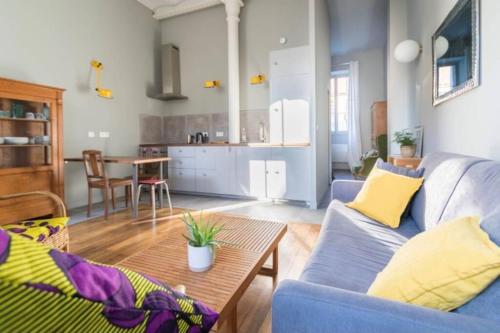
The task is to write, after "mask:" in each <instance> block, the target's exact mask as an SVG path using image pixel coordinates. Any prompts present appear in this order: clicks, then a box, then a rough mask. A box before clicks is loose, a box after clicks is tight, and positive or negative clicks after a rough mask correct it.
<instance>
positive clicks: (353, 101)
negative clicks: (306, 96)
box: [347, 61, 362, 170]
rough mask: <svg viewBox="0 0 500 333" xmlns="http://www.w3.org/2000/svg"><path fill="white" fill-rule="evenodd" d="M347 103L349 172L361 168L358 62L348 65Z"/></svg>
mask: <svg viewBox="0 0 500 333" xmlns="http://www.w3.org/2000/svg"><path fill="white" fill-rule="evenodd" d="M349 75H350V78H349V101H348V108H349V113H348V121H347V124H348V128H349V133H348V150H347V159H348V162H349V166H350V168H351V170H353V169H354V168H356V167H359V166H361V161H360V158H361V154H362V151H361V150H362V147H361V126H360V115H359V109H360V107H359V62H358V61H352V62H350V63H349Z"/></svg>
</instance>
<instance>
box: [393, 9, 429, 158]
mask: <svg viewBox="0 0 500 333" xmlns="http://www.w3.org/2000/svg"><path fill="white" fill-rule="evenodd" d="M423 19H424V18H422V20H423ZM426 24H427V23H426ZM388 30H389V31H388V34H389V37H388V45H387V47H388V50H387V117H388V119H387V130H388V132H389V133H388V134H389V143H390V144H389V145H388V148H389V153H390V154H399V153H400V151H399V146H398V145H397V144H396V143H394V142H392V133H394V132H396V131H400V130H402V129H406V128H409V127H410V126H411V123H412V122H411V114H412V106H411V104H412V103H411V89H412V88H411V87H412V84H411V83H410V75H411V70H410V69H411V65H408V64H401V63H399V62H397V61H396V59H394V49H395V48H396V46H397V45H398V44H399V43H400V42H402V41H404V40H406V39H408V37H409V36H408V0H390V3H389V29H388ZM429 38H430V37H429Z"/></svg>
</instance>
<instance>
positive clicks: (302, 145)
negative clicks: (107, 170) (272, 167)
mask: <svg viewBox="0 0 500 333" xmlns="http://www.w3.org/2000/svg"><path fill="white" fill-rule="evenodd" d="M167 146H169V147H262V148H305V147H310V146H311V144H309V143H292V144H273V143H222V142H220V143H216V142H214V143H202V144H187V143H175V144H174V143H171V144H167Z"/></svg>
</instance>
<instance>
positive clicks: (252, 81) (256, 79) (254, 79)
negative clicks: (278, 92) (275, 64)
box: [250, 74, 266, 85]
mask: <svg viewBox="0 0 500 333" xmlns="http://www.w3.org/2000/svg"><path fill="white" fill-rule="evenodd" d="M265 82H266V76H265V75H264V74H259V75H256V76H252V78H251V79H250V84H251V85H257V84H263V83H265Z"/></svg>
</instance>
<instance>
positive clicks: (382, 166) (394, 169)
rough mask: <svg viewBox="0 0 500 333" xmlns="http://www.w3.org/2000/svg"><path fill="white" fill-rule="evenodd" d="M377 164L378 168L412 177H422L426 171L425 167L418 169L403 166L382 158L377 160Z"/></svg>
mask: <svg viewBox="0 0 500 333" xmlns="http://www.w3.org/2000/svg"><path fill="white" fill-rule="evenodd" d="M375 165H376V166H377V168H379V169H381V170H385V171H389V172H392V173H395V174H397V175H401V176H406V177H411V178H422V177H423V176H424V172H425V169H424V168H418V169H417V170H414V169H410V168H403V167H399V166H396V165H394V164H391V163H386V162H384V161H383V160H382V159H381V158H379V159H378V160H377V164H375Z"/></svg>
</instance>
